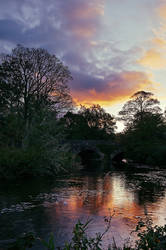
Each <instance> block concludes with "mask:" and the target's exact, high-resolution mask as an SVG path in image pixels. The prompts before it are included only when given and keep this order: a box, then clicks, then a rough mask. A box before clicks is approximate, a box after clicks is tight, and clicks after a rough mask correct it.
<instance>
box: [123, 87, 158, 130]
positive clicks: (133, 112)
mask: <svg viewBox="0 0 166 250" xmlns="http://www.w3.org/2000/svg"><path fill="white" fill-rule="evenodd" d="M159 104H160V102H159V101H158V100H157V99H155V98H153V93H151V92H145V91H138V92H136V93H135V94H134V95H132V96H131V100H130V101H128V102H127V103H125V104H124V106H123V108H122V110H121V111H120V112H119V116H120V119H121V120H123V121H124V122H125V125H126V126H131V125H132V124H133V123H134V122H137V121H139V120H143V119H144V116H146V113H151V114H159V113H160V112H161V109H160V107H159V106H158V105H159Z"/></svg>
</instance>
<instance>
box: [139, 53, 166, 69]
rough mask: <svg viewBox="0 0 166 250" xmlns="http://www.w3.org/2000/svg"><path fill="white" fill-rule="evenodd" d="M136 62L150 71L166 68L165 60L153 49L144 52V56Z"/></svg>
mask: <svg viewBox="0 0 166 250" xmlns="http://www.w3.org/2000/svg"><path fill="white" fill-rule="evenodd" d="M137 62H138V63H140V64H141V65H143V66H145V67H148V68H151V69H163V68H165V67H166V58H164V57H163V56H162V55H161V53H160V52H158V51H156V50H155V49H150V50H148V51H146V53H145V55H144V56H143V57H142V58H141V59H140V60H138V61H137Z"/></svg>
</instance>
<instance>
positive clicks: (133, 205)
mask: <svg viewBox="0 0 166 250" xmlns="http://www.w3.org/2000/svg"><path fill="white" fill-rule="evenodd" d="M144 191H145V190H144ZM156 191H157V190H156ZM54 192H57V190H56V188H55V189H54ZM145 193H146V191H145ZM142 195H143V193H142ZM150 195H151V196H152V195H154V196H155V195H157V196H158V193H157V194H155V193H154V194H153V193H151V194H150ZM138 196H139V193H137V191H136V190H135V189H131V188H128V186H127V183H126V180H125V176H123V175H121V174H113V175H112V176H106V177H104V178H100V177H98V178H96V177H89V176H87V177H85V178H84V184H83V186H81V187H70V188H69V189H68V190H65V191H64V192H62V193H61V192H60V193H59V197H60V198H59V201H57V202H55V203H53V204H50V206H47V208H46V213H47V215H48V218H49V221H50V223H51V225H52V227H53V228H52V229H53V230H54V231H55V230H57V229H55V228H57V227H58V224H59V227H62V228H63V229H62V228H61V230H62V231H63V233H64V232H65V231H66V235H67V231H69V232H70V233H71V228H72V226H73V224H74V223H75V222H76V221H77V219H79V218H81V219H82V220H83V221H86V218H88V217H90V218H93V225H91V226H90V229H91V231H92V232H99V231H103V230H104V219H103V217H104V216H105V215H108V214H109V209H111V211H112V212H113V210H115V215H114V216H113V218H112V227H111V230H110V232H109V233H108V234H107V236H106V239H107V240H106V241H108V240H110V239H111V238H112V236H114V237H115V238H116V239H117V240H118V242H122V239H123V240H124V239H125V238H127V237H129V233H130V232H131V231H132V230H133V229H134V228H135V225H136V223H137V222H138V220H139V218H140V216H142V217H145V209H146V210H147V211H148V214H149V215H150V216H152V217H153V219H154V222H155V223H160V224H163V223H164V222H165V220H164V218H165V217H164V216H165V206H164V204H165V202H166V197H162V198H159V197H158V200H157V201H156V202H154V203H150V202H149V201H146V195H145V200H144V203H141V204H139V197H138ZM55 222H56V226H55Z"/></svg>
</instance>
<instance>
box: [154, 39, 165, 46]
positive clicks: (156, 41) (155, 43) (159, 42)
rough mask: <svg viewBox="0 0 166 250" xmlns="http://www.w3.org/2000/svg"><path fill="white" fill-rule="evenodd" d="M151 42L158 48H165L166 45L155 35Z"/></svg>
mask: <svg viewBox="0 0 166 250" xmlns="http://www.w3.org/2000/svg"><path fill="white" fill-rule="evenodd" d="M152 43H153V44H154V45H155V46H157V47H159V48H165V46H166V41H165V40H164V39H163V38H161V37H155V38H154V39H153V40H152Z"/></svg>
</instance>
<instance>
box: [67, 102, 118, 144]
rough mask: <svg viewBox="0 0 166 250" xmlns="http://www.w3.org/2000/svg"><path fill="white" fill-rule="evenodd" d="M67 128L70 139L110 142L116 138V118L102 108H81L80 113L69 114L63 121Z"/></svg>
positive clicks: (98, 106)
mask: <svg viewBox="0 0 166 250" xmlns="http://www.w3.org/2000/svg"><path fill="white" fill-rule="evenodd" d="M62 122H63V123H64V124H65V126H66V133H67V134H68V139H74V140H81V139H82V140H110V139H113V138H114V133H115V128H116V122H115V118H114V117H113V116H111V115H110V114H109V113H106V112H105V110H104V109H103V108H102V107H100V105H92V106H91V107H89V108H87V107H84V106H81V108H80V110H79V111H78V113H75V114H74V113H72V112H68V113H67V114H66V115H65V116H64V117H63V119H62Z"/></svg>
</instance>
